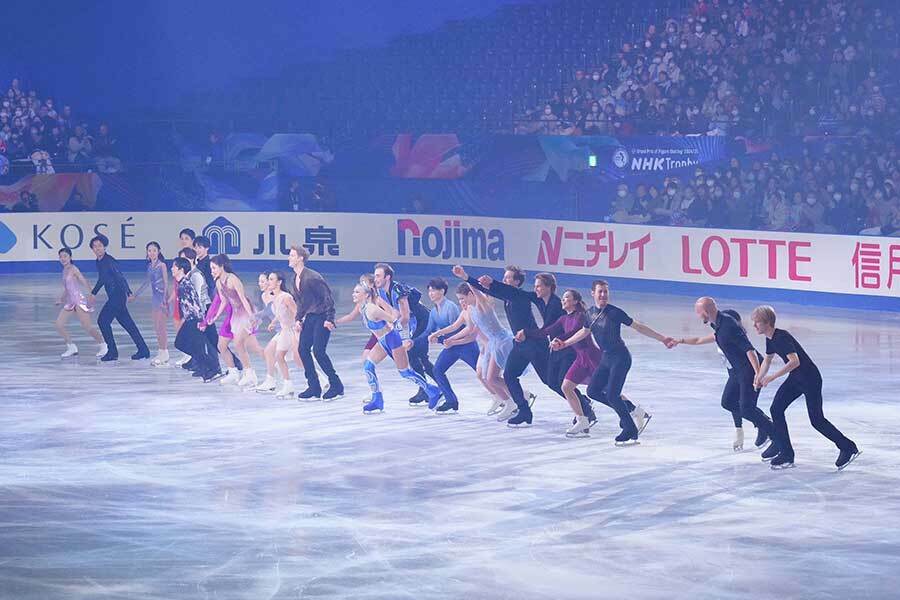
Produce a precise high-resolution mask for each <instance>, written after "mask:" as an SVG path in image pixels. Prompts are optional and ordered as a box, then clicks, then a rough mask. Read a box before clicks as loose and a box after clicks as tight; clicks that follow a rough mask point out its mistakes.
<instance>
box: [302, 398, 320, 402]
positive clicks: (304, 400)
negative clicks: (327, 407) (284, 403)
mask: <svg viewBox="0 0 900 600" xmlns="http://www.w3.org/2000/svg"><path fill="white" fill-rule="evenodd" d="M297 401H298V402H321V401H322V399H321V398H300V397H298V398H297Z"/></svg>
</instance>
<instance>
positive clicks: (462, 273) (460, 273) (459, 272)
mask: <svg viewBox="0 0 900 600" xmlns="http://www.w3.org/2000/svg"><path fill="white" fill-rule="evenodd" d="M453 274H454V275H455V276H457V277H459V278H460V279H468V278H469V274H468V273H466V270H465V269H463V267H462V265H454V267H453Z"/></svg>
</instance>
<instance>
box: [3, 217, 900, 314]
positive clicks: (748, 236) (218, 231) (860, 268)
mask: <svg viewBox="0 0 900 600" xmlns="http://www.w3.org/2000/svg"><path fill="white" fill-rule="evenodd" d="M183 227H190V228H192V229H194V231H196V232H197V233H198V234H203V235H206V236H207V237H209V238H210V239H211V241H212V244H213V247H212V248H211V253H213V254H215V253H218V252H225V253H226V254H228V255H229V256H231V257H232V259H233V260H234V261H235V262H236V264H238V265H244V263H247V264H248V266H250V265H252V266H251V268H253V266H255V267H256V268H260V267H261V266H264V265H273V264H274V265H276V266H277V267H278V268H281V269H286V268H287V257H286V254H287V252H288V250H289V247H290V245H291V244H292V243H299V244H302V245H303V246H305V247H306V248H307V249H308V250H309V251H310V253H311V258H310V261H311V262H310V265H311V266H314V268H316V269H318V270H321V271H323V272H326V273H328V272H345V273H350V272H359V271H368V270H369V269H371V265H372V264H373V263H374V262H376V261H385V262H390V263H392V264H394V263H396V264H400V265H404V266H403V270H404V272H407V273H423V274H426V275H439V274H442V273H443V274H444V276H445V277H447V276H448V275H449V267H450V265H453V264H456V263H460V264H464V265H466V266H467V267H469V269H470V270H471V271H472V272H473V273H478V272H482V271H486V270H487V271H491V272H493V273H495V274H497V273H499V272H500V270H501V269H502V267H503V265H506V264H516V265H519V266H521V267H522V268H524V269H525V270H527V271H528V272H529V273H531V274H533V273H535V272H539V271H549V272H551V273H555V274H557V276H558V277H559V278H560V281H561V283H563V284H565V282H567V281H571V282H573V285H579V286H580V287H585V283H588V284H589V283H590V281H592V280H594V279H597V278H602V279H607V280H610V282H615V285H616V287H617V288H618V289H625V290H633V291H641V292H648V293H656V294H677V295H700V294H709V295H718V296H723V297H736V298H747V299H755V298H759V299H762V300H770V301H777V300H784V301H788V302H794V303H807V302H808V303H812V304H819V305H831V306H842V307H854V308H876V309H881V310H900V239H898V238H885V237H869V236H844V235H827V234H807V233H793V232H759V231H738V230H719V229H699V228H683V227H660V226H648V225H622V224H611V223H593V222H580V221H547V220H540V219H495V218H487V217H466V216H453V215H449V216H442V215H411V214H400V215H384V214H358V213H355V214H349V213H266V212H226V213H211V212H206V213H197V212H178V213H160V212H156V213H124V212H121V213H106V212H103V213H99V212H93V213H91V212H83V213H10V214H3V215H0V272H35V271H52V270H53V269H54V268H58V263H57V250H58V248H59V247H61V246H67V247H70V248H72V249H73V255H74V258H75V260H76V262H77V263H78V264H80V265H82V267H83V268H84V269H85V270H86V271H90V270H91V269H92V266H93V262H94V261H93V258H94V257H93V254H92V252H91V251H90V249H89V247H88V240H89V239H90V238H91V237H92V236H93V235H94V234H95V233H97V232H99V233H103V234H104V235H106V236H107V237H108V238H109V239H110V247H109V249H108V250H109V252H110V254H112V255H113V256H115V257H116V258H117V259H119V260H120V261H121V262H122V263H123V266H125V267H126V268H128V269H136V270H140V269H141V267H142V265H143V264H144V263H143V256H144V247H145V245H146V243H147V242H148V241H151V240H154V241H158V242H160V243H161V245H162V246H163V254H164V255H165V256H166V257H168V258H171V256H172V254H173V253H174V250H175V247H176V240H177V236H178V232H179V230H180V229H181V228H183ZM447 278H448V279H450V277H447Z"/></svg>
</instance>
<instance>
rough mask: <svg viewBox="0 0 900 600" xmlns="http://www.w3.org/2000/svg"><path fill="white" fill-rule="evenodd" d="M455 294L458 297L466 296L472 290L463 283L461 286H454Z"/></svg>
mask: <svg viewBox="0 0 900 600" xmlns="http://www.w3.org/2000/svg"><path fill="white" fill-rule="evenodd" d="M456 293H457V294H459V295H460V296H468V295H469V294H471V293H472V288H471V286H469V284H468V283H466V282H465V281H463V282H462V283H461V284H459V285H458V286H456Z"/></svg>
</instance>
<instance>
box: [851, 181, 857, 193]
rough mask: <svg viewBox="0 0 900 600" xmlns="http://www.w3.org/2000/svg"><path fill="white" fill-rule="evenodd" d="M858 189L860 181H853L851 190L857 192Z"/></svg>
mask: <svg viewBox="0 0 900 600" xmlns="http://www.w3.org/2000/svg"><path fill="white" fill-rule="evenodd" d="M858 189H859V184H858V183H851V184H850V191H851V192H855V191H856V190H858Z"/></svg>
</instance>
